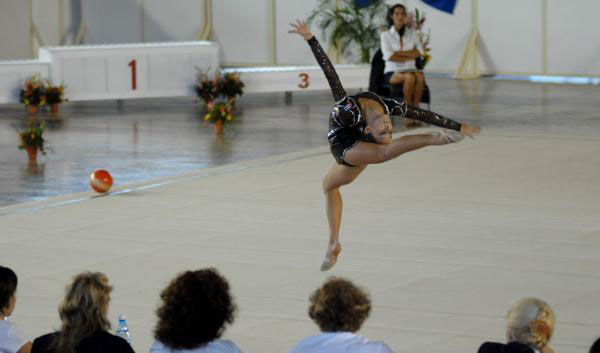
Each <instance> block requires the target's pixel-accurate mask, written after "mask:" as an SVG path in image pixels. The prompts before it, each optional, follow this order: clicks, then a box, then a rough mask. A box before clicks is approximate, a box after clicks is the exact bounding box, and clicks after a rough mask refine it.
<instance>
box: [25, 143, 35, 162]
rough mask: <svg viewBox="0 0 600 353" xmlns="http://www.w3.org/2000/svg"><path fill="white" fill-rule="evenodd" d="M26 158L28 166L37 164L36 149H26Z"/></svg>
mask: <svg viewBox="0 0 600 353" xmlns="http://www.w3.org/2000/svg"><path fill="white" fill-rule="evenodd" d="M27 157H29V163H30V164H35V163H37V148H35V147H31V146H29V147H27Z"/></svg>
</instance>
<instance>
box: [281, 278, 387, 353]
mask: <svg viewBox="0 0 600 353" xmlns="http://www.w3.org/2000/svg"><path fill="white" fill-rule="evenodd" d="M370 312H371V300H370V299H369V296H368V295H367V294H366V293H365V292H364V291H363V290H362V289H360V288H358V287H357V286H355V285H354V284H353V283H352V282H350V281H348V280H345V279H343V278H338V277H331V278H329V279H328V280H327V281H326V282H325V283H324V284H323V286H322V287H321V288H319V289H317V290H316V291H315V292H314V293H313V294H312V295H311V296H310V307H309V309H308V316H310V318H311V319H312V320H313V321H314V322H315V323H316V324H317V325H318V326H319V328H320V329H321V334H318V335H315V336H311V337H307V338H305V339H303V340H302V341H300V343H298V344H297V345H296V346H295V347H294V348H293V349H292V350H291V351H290V353H321V352H322V353H325V352H327V353H392V350H391V349H390V348H389V347H388V346H387V345H386V344H385V343H383V342H378V341H370V340H368V339H366V338H364V337H362V336H359V335H357V334H356V331H358V330H359V329H360V327H361V326H362V324H363V323H364V322H365V320H366V319H367V318H368V317H369V313H370Z"/></svg>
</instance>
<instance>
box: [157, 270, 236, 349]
mask: <svg viewBox="0 0 600 353" xmlns="http://www.w3.org/2000/svg"><path fill="white" fill-rule="evenodd" d="M160 298H161V299H162V303H161V305H160V307H159V308H158V309H157V310H156V315H157V316H158V323H157V324H156V328H155V329H154V337H155V338H156V339H157V340H159V341H160V342H161V343H162V344H164V345H165V346H167V347H169V348H171V349H173V350H177V349H194V348H197V347H201V346H203V345H205V344H207V343H209V342H210V341H212V340H214V339H216V338H219V337H221V335H222V334H223V331H225V326H226V324H231V323H232V322H233V319H234V312H235V303H234V301H233V298H232V297H231V295H230V294H229V283H227V280H226V279H225V278H224V277H223V276H221V275H220V274H219V273H218V272H217V270H215V269H214V268H208V269H203V270H198V271H187V272H184V273H181V274H179V275H178V276H177V277H176V278H175V279H173V280H172V281H171V283H169V285H168V286H167V287H166V288H165V289H164V290H163V291H162V292H161V294H160Z"/></svg>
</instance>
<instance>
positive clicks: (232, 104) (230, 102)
mask: <svg viewBox="0 0 600 353" xmlns="http://www.w3.org/2000/svg"><path fill="white" fill-rule="evenodd" d="M227 104H228V105H229V107H231V110H232V111H233V110H235V97H227Z"/></svg>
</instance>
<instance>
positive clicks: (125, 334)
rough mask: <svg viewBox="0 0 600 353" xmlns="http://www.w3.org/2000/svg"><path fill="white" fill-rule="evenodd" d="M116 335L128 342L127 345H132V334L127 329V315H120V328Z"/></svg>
mask: <svg viewBox="0 0 600 353" xmlns="http://www.w3.org/2000/svg"><path fill="white" fill-rule="evenodd" d="M116 334H117V336H119V337H121V338H122V339H124V340H125V341H127V343H129V344H131V334H130V333H129V329H128V328H127V318H126V317H125V315H119V328H117V332H116Z"/></svg>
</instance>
